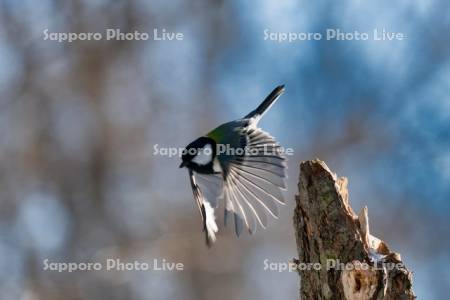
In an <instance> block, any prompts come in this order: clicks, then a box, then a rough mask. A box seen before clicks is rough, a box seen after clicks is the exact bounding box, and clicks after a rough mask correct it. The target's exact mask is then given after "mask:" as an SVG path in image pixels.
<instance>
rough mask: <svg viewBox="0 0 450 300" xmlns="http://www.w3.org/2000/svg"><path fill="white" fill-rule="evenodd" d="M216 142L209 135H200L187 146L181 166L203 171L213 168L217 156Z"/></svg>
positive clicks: (206, 171)
mask: <svg viewBox="0 0 450 300" xmlns="http://www.w3.org/2000/svg"><path fill="white" fill-rule="evenodd" d="M216 145H217V144H216V142H215V141H214V140H213V139H212V138H209V137H205V136H204V137H200V138H198V139H196V140H195V141H193V142H192V143H190V144H189V145H187V146H186V148H185V149H184V150H183V154H182V156H181V160H182V162H181V164H180V168H183V167H187V168H189V169H192V170H194V171H198V172H201V173H209V172H208V170H212V165H213V160H214V158H215V157H216Z"/></svg>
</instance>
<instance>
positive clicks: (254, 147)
mask: <svg viewBox="0 0 450 300" xmlns="http://www.w3.org/2000/svg"><path fill="white" fill-rule="evenodd" d="M241 134H242V136H243V137H244V139H243V140H244V141H245V153H244V154H243V155H237V156H235V157H234V158H233V159H231V160H229V161H228V162H227V164H226V165H223V166H222V168H223V171H224V178H225V182H224V197H225V224H226V223H227V218H228V217H229V216H230V215H233V216H234V223H235V231H236V234H237V235H238V236H239V235H240V233H241V232H242V229H243V227H244V226H245V227H246V228H247V230H248V231H249V232H250V234H252V233H254V232H255V231H256V228H257V226H258V225H257V224H259V225H260V226H261V227H262V228H265V227H266V226H267V215H271V216H273V217H274V218H278V204H284V198H283V194H282V190H284V189H286V186H285V179H286V158H285V157H284V155H283V154H282V153H281V147H280V145H279V144H278V143H277V142H276V141H275V139H274V138H273V137H272V136H271V135H270V134H268V133H267V132H264V131H263V130H261V129H259V128H256V127H254V126H249V127H245V128H243V129H242V132H241Z"/></svg>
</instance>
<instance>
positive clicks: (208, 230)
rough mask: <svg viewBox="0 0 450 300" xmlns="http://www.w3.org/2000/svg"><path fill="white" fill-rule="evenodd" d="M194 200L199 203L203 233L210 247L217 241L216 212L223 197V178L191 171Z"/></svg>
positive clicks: (190, 177)
mask: <svg viewBox="0 0 450 300" xmlns="http://www.w3.org/2000/svg"><path fill="white" fill-rule="evenodd" d="M189 179H190V182H191V188H192V192H193V193H194V199H195V201H196V203H197V206H198V209H199V211H200V215H201V217H202V221H203V231H204V232H205V241H206V245H208V247H211V245H212V243H213V242H215V241H216V232H217V231H218V227H217V224H216V220H215V215H214V210H215V208H217V206H218V201H219V199H220V198H221V196H222V190H223V188H222V177H221V176H218V175H202V174H198V173H195V174H194V172H193V171H192V170H189Z"/></svg>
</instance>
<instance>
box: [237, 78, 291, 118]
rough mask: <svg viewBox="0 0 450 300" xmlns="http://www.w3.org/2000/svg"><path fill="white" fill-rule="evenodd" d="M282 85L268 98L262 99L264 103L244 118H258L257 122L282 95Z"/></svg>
mask: <svg viewBox="0 0 450 300" xmlns="http://www.w3.org/2000/svg"><path fill="white" fill-rule="evenodd" d="M283 92H284V85H279V86H277V87H276V88H275V89H274V90H273V91H272V92H271V93H270V94H269V96H267V97H266V99H264V101H263V102H262V103H261V104H260V105H259V106H258V107H257V108H256V109H255V110H253V111H252V112H251V113H249V114H248V115H246V116H245V117H244V118H246V119H249V118H258V120H259V119H260V118H261V117H262V116H263V115H264V113H265V112H266V111H267V110H268V109H269V108H270V107H271V106H272V105H273V104H274V103H275V101H276V100H277V99H278V98H279V97H280V96H281V94H283Z"/></svg>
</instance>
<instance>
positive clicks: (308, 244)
mask: <svg viewBox="0 0 450 300" xmlns="http://www.w3.org/2000/svg"><path fill="white" fill-rule="evenodd" d="M298 189H299V194H298V196H297V197H296V204H297V205H296V208H295V213H294V227H295V232H296V239H297V251H298V255H299V258H298V261H296V263H297V264H298V265H297V270H298V272H299V274H300V299H302V300H303V299H346V300H356V299H358V300H363V299H389V300H390V299H392V300H394V299H395V300H398V299H405V300H406V299H408V300H409V299H415V296H414V293H413V291H412V275H411V272H410V271H408V270H407V269H406V267H405V266H404V264H403V263H402V262H401V257H400V254H398V253H394V252H391V251H390V249H389V247H388V246H387V245H386V243H385V242H383V241H382V240H380V239H378V238H376V237H374V236H372V235H371V234H370V232H369V222H368V212H367V207H365V208H364V209H363V210H362V211H361V213H360V214H359V215H356V214H355V213H354V212H353V210H352V208H351V207H350V205H349V202H348V191H347V179H346V178H345V177H340V178H337V177H336V175H335V174H333V173H332V172H331V171H330V170H329V168H328V167H327V165H326V164H325V163H324V162H322V161H320V160H313V161H306V162H302V163H301V165H300V180H299V183H298Z"/></svg>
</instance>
